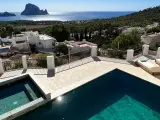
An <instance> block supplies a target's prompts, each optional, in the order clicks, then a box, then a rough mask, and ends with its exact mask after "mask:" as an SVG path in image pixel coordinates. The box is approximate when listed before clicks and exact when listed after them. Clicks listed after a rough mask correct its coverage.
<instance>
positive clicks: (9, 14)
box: [0, 12, 16, 17]
mask: <svg viewBox="0 0 160 120" xmlns="http://www.w3.org/2000/svg"><path fill="white" fill-rule="evenodd" d="M10 16H16V15H15V14H13V13H9V12H4V13H0V17H10Z"/></svg>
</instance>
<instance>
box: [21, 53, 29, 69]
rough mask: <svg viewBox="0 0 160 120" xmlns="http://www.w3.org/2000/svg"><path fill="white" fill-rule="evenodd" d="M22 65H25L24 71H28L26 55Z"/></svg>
mask: <svg viewBox="0 0 160 120" xmlns="http://www.w3.org/2000/svg"><path fill="white" fill-rule="evenodd" d="M22 64H23V69H24V70H27V68H28V67H27V57H26V55H23V56H22Z"/></svg>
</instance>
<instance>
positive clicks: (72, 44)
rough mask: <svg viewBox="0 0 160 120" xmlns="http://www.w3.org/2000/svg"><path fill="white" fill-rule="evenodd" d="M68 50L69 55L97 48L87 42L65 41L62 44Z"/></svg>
mask: <svg viewBox="0 0 160 120" xmlns="http://www.w3.org/2000/svg"><path fill="white" fill-rule="evenodd" d="M64 43H65V44H66V45H67V46H68V48H69V49H70V52H71V53H77V52H81V51H86V52H87V51H90V49H91V46H97V45H96V44H94V43H91V42H87V41H79V42H77V41H65V42H64Z"/></svg>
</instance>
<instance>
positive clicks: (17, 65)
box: [3, 59, 23, 71]
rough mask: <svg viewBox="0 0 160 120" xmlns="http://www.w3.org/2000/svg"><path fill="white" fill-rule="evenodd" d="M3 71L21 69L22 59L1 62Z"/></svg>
mask: <svg viewBox="0 0 160 120" xmlns="http://www.w3.org/2000/svg"><path fill="white" fill-rule="evenodd" d="M3 67H4V70H5V71H10V70H14V69H21V68H23V64H22V59H16V60H12V61H11V60H8V61H3Z"/></svg>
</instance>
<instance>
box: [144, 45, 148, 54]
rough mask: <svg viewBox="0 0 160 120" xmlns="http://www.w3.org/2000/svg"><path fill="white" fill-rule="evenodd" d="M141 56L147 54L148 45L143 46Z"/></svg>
mask: <svg viewBox="0 0 160 120" xmlns="http://www.w3.org/2000/svg"><path fill="white" fill-rule="evenodd" d="M142 50H143V55H148V52H149V45H143V49H142Z"/></svg>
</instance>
